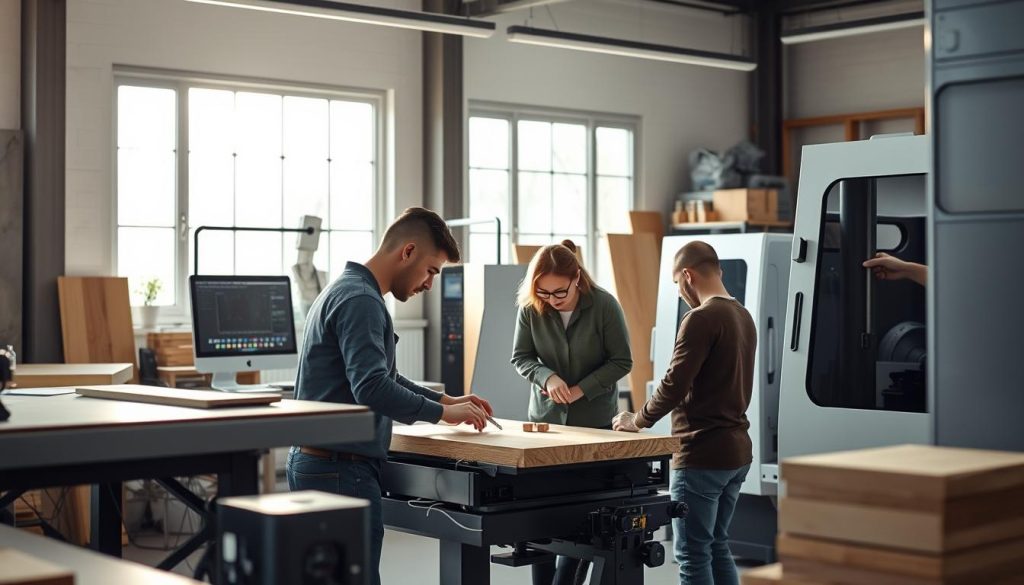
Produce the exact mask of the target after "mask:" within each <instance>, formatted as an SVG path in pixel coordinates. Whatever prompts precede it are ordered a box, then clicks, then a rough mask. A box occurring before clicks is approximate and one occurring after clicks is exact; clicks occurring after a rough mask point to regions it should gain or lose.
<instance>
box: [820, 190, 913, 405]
mask: <svg viewBox="0 0 1024 585" xmlns="http://www.w3.org/2000/svg"><path fill="white" fill-rule="evenodd" d="M901 181H902V182H901ZM906 183H907V182H906V181H904V180H903V178H901V177H892V178H888V177H887V178H859V179H849V180H843V181H840V182H839V183H837V184H836V185H835V186H834V187H833V188H832V189H830V191H829V193H827V194H826V196H825V200H824V203H825V205H824V206H823V209H822V216H821V227H820V230H821V232H820V241H821V245H820V246H819V251H818V263H817V276H816V282H815V293H814V295H815V297H814V304H813V313H812V318H811V335H810V345H809V355H808V369H807V392H808V395H809V396H810V397H811V399H812V400H813V401H814V403H815V404H817V405H819V406H823V407H833V408H853V409H871V410H893V411H907V412H926V411H927V405H926V388H925V374H924V365H925V357H926V352H925V326H924V323H925V320H926V319H925V313H926V310H925V290H924V287H922V286H920V285H918V284H916V283H914V282H912V281H910V280H882V279H879V278H876V276H875V275H874V274H872V272H871V271H870V270H869V269H866V268H864V267H863V266H862V264H863V262H864V261H865V260H867V259H868V258H871V257H872V256H874V254H875V253H876V252H878V251H884V252H886V253H888V254H889V255H891V256H895V257H897V258H899V259H901V260H905V261H908V262H916V263H922V264H923V263H924V261H925V249H926V248H925V244H926V242H925V235H926V225H925V215H924V193H923V189H922V190H920V191H921V192H910V193H908V192H906V190H905V189H900V188H897V187H905V186H906ZM920 185H921V186H922V187H923V182H922V183H920ZM896 197H900V198H902V200H900V201H894V200H893V199H894V198H896ZM915 208H916V209H918V212H917V213H903V214H902V215H888V214H887V212H890V211H892V210H894V209H899V210H901V211H902V212H905V211H906V210H908V209H915Z"/></svg>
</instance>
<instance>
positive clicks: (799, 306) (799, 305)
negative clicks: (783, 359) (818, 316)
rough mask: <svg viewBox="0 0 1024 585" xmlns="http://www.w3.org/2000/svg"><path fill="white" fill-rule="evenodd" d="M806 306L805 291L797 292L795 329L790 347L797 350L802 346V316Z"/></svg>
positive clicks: (794, 304)
mask: <svg viewBox="0 0 1024 585" xmlns="http://www.w3.org/2000/svg"><path fill="white" fill-rule="evenodd" d="M803 308H804V293H802V292H798V293H796V297H795V298H794V299H793V331H792V332H791V333H790V336H789V349H790V350H792V351H796V350H797V348H799V347H800V317H801V313H803Z"/></svg>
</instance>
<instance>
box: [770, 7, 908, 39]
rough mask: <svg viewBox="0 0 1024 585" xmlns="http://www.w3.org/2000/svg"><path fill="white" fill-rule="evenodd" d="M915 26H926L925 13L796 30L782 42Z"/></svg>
mask: <svg viewBox="0 0 1024 585" xmlns="http://www.w3.org/2000/svg"><path fill="white" fill-rule="evenodd" d="M915 26H924V12H911V13H908V14H897V15H894V16H882V17H879V18H869V19H865V20H851V21H849V22H837V23H836V24H826V25H823V26H812V27H808V28H801V29H795V30H791V31H789V32H787V33H785V34H783V35H782V37H781V40H782V44H784V45H794V44H797V43H809V42H812V41H823V40H826V39H838V38H842V37H852V36H855V35H863V34H868V33H874V32H882V31H887V30H899V29H902V28H913V27H915Z"/></svg>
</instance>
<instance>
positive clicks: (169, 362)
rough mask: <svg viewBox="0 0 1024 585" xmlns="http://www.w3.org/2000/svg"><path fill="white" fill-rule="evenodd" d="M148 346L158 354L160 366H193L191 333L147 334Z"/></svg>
mask: <svg viewBox="0 0 1024 585" xmlns="http://www.w3.org/2000/svg"><path fill="white" fill-rule="evenodd" d="M146 345H147V346H149V349H152V350H153V352H154V353H155V354H156V363H157V365H158V366H191V365H192V364H193V363H194V361H193V356H192V332H191V331H173V332H171V331H164V332H159V333H147V334H146Z"/></svg>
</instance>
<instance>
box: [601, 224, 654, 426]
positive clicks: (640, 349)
mask: <svg viewBox="0 0 1024 585" xmlns="http://www.w3.org/2000/svg"><path fill="white" fill-rule="evenodd" d="M606 239H607V241H608V251H609V254H610V257H611V266H612V274H613V277H614V282H615V296H616V298H617V299H618V301H619V304H620V305H622V312H623V313H624V314H625V317H626V328H627V329H628V330H629V346H630V352H631V353H632V355H633V369H632V370H631V371H630V373H629V376H628V379H629V389H630V396H631V397H632V402H633V409H634V410H639V409H640V407H642V406H643V404H644V403H645V402H646V401H647V382H648V381H649V380H654V379H656V378H655V377H654V364H653V363H652V362H651V358H650V356H651V329H652V328H653V327H654V320H655V317H656V311H657V306H658V277H659V274H658V262H659V257H658V243H657V242H656V241H655V238H654V235H653V234H650V233H640V234H608V236H607V237H606ZM666 278H668V275H666ZM661 373H662V372H659V373H658V375H659V376H660V375H661Z"/></svg>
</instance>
